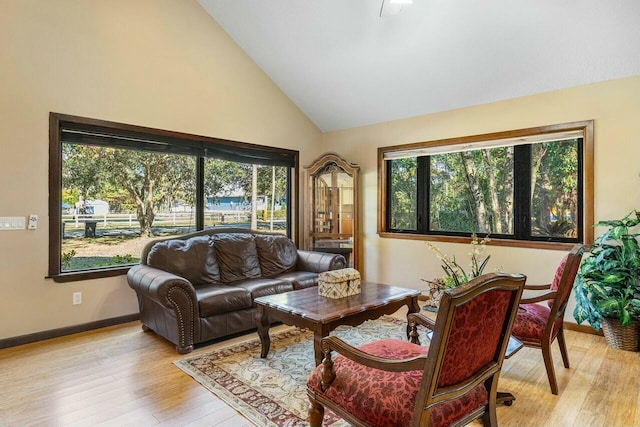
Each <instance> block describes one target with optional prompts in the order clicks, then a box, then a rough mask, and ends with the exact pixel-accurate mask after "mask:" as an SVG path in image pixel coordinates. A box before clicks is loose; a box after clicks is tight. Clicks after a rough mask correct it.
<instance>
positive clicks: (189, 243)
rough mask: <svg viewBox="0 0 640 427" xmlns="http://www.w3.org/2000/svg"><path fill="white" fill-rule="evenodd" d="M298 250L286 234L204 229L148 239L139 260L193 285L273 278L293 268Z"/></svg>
mask: <svg viewBox="0 0 640 427" xmlns="http://www.w3.org/2000/svg"><path fill="white" fill-rule="evenodd" d="M297 261H298V251H297V248H296V246H295V244H294V243H293V242H292V241H291V239H289V238H288V237H287V236H285V235H282V234H275V233H261V232H254V231H252V230H245V229H218V230H204V231H201V232H198V233H192V234H188V235H182V236H177V237H175V238H170V239H163V240H158V241H154V242H150V243H149V244H148V245H147V246H146V247H145V249H144V250H143V252H142V258H141V262H142V263H143V264H148V265H150V266H152V267H156V268H159V269H162V270H165V271H169V272H171V273H173V274H176V275H178V276H181V277H184V278H185V279H187V280H189V281H190V282H191V283H193V284H194V285H200V284H211V283H230V282H234V281H237V280H242V279H248V278H257V277H274V276H276V275H278V274H280V273H284V272H288V271H292V270H295V267H296V263H297Z"/></svg>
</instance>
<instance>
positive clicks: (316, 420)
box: [309, 398, 324, 427]
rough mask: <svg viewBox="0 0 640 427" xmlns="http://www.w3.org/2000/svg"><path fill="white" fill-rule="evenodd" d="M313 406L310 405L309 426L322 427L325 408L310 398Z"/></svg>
mask: <svg viewBox="0 0 640 427" xmlns="http://www.w3.org/2000/svg"><path fill="white" fill-rule="evenodd" d="M309 401H310V402H311V405H309V426H311V427H322V420H323V419H324V406H322V405H321V404H319V403H318V402H316V401H315V400H313V399H312V398H309Z"/></svg>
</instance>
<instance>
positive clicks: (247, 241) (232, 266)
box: [212, 233, 262, 283]
mask: <svg viewBox="0 0 640 427" xmlns="http://www.w3.org/2000/svg"><path fill="white" fill-rule="evenodd" d="M212 238H213V241H214V242H215V244H214V245H213V246H214V248H215V250H216V256H217V258H218V265H219V266H220V278H221V279H222V282H223V283H231V282H236V281H238V280H242V279H251V278H257V277H261V276H262V272H261V271H260V261H259V259H258V250H257V249H256V242H255V239H254V237H253V235H251V234H245V233H233V234H231V233H221V234H216V235H214V236H212Z"/></svg>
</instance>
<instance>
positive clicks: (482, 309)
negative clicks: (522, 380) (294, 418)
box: [307, 274, 525, 427]
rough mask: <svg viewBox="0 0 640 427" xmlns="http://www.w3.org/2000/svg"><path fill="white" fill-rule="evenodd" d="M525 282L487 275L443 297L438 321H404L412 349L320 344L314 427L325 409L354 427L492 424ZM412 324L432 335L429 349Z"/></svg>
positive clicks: (386, 343) (391, 343)
mask: <svg viewBox="0 0 640 427" xmlns="http://www.w3.org/2000/svg"><path fill="white" fill-rule="evenodd" d="M524 282H525V277H524V276H522V275H506V274H487V275H484V276H481V277H478V278H476V279H474V280H472V281H471V282H469V283H467V284H466V285H463V286H460V287H458V288H455V289H451V290H448V291H446V292H445V294H444V295H443V297H442V300H441V302H440V308H439V310H438V315H437V318H436V321H435V322H433V321H432V320H430V319H428V318H426V317H424V316H422V315H420V314H412V315H410V316H409V322H410V325H412V328H411V337H412V342H406V341H402V340H395V339H382V340H379V341H375V342H372V343H369V344H365V345H363V346H361V347H359V348H354V347H351V346H350V345H348V344H347V343H345V342H343V341H341V340H340V339H339V338H337V337H333V336H330V337H326V338H323V339H322V350H323V352H324V360H323V362H322V363H321V364H320V365H319V366H317V367H316V368H315V370H314V371H313V372H312V373H311V375H310V376H309V379H308V381H307V393H308V395H309V400H310V401H311V406H310V408H309V421H310V424H311V426H312V427H313V426H321V425H322V421H323V417H324V408H325V407H327V408H329V409H331V410H332V411H333V412H335V413H336V414H338V415H340V416H341V417H343V418H344V419H345V420H347V421H348V422H350V423H351V424H353V425H356V426H380V427H393V426H449V425H463V424H466V423H468V422H470V421H472V420H474V419H476V418H482V421H483V423H484V425H491V426H495V425H497V419H496V410H495V407H496V394H497V391H496V390H497V383H498V376H499V374H500V370H501V367H502V361H503V360H504V354H505V350H506V347H507V342H508V340H509V336H510V333H511V328H512V325H513V321H514V318H515V315H516V309H517V306H518V302H519V301H520V297H521V295H522V289H523V286H524ZM416 323H419V324H421V325H423V326H426V327H428V328H429V329H432V330H433V338H432V340H431V343H430V345H429V346H428V347H425V346H420V345H419V343H418V341H417V335H418V334H417V329H416V325H415V324H416ZM332 351H336V352H338V353H339V355H337V356H336V357H335V358H334V357H333V356H332V353H331V352H332Z"/></svg>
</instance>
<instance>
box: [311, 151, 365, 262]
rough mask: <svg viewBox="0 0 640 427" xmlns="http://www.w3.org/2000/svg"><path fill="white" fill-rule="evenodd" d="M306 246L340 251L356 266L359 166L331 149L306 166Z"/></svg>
mask: <svg viewBox="0 0 640 427" xmlns="http://www.w3.org/2000/svg"><path fill="white" fill-rule="evenodd" d="M306 169H307V180H308V184H309V185H308V187H307V188H308V192H309V193H308V201H309V203H308V204H307V206H308V208H307V210H308V216H307V219H308V223H307V224H308V233H307V235H306V238H305V243H306V247H307V248H308V249H310V250H315V251H321V252H329V253H338V254H342V255H344V257H345V258H346V259H347V262H348V265H349V267H354V268H358V243H359V242H358V239H357V229H358V227H357V172H358V169H359V167H358V166H357V165H354V164H351V163H349V162H347V161H346V160H344V159H342V158H341V157H340V156H338V155H337V154H334V153H328V154H325V155H323V156H321V157H320V158H319V159H318V160H316V161H315V162H314V163H313V164H312V165H310V166H307V168H306Z"/></svg>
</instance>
